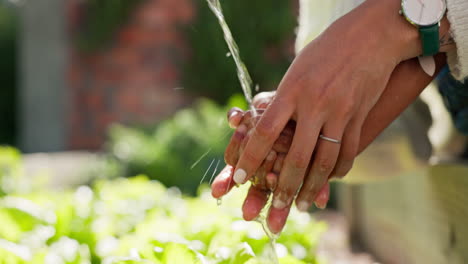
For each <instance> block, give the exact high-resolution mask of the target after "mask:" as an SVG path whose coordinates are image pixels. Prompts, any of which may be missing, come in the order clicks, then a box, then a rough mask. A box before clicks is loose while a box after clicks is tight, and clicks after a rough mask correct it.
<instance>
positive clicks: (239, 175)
mask: <svg viewBox="0 0 468 264" xmlns="http://www.w3.org/2000/svg"><path fill="white" fill-rule="evenodd" d="M246 177H247V172H245V170H243V169H237V170H236V172H234V181H235V182H236V183H237V184H243V183H244V181H245V178H246Z"/></svg>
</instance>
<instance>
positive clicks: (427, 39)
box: [400, 0, 447, 56]
mask: <svg viewBox="0 0 468 264" xmlns="http://www.w3.org/2000/svg"><path fill="white" fill-rule="evenodd" d="M446 11H447V3H446V0H402V1H401V11H400V13H401V14H402V15H403V16H404V17H405V18H406V20H408V22H410V23H411V24H412V25H414V26H416V27H417V28H418V29H419V35H420V38H421V42H422V48H423V54H422V56H432V55H435V54H437V53H439V49H440V43H439V26H440V21H441V20H442V18H443V17H444V15H445V12H446Z"/></svg>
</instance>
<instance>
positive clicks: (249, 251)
mask: <svg viewBox="0 0 468 264" xmlns="http://www.w3.org/2000/svg"><path fill="white" fill-rule="evenodd" d="M0 150H1V151H0V163H1V166H2V168H5V167H11V168H13V167H18V162H17V160H16V159H15V158H13V159H12V157H14V156H15V155H16V154H14V155H11V154H12V153H11V152H10V151H11V150H12V149H6V150H5V149H3V148H0ZM6 164H9V165H6ZM245 193H246V189H245V187H243V188H241V189H239V190H238V191H236V192H235V193H233V194H231V195H229V196H228V197H226V198H225V199H224V200H223V203H222V205H221V206H219V207H217V206H216V202H215V200H214V199H213V198H211V196H210V194H209V191H208V190H207V188H205V186H203V187H202V188H201V189H200V190H199V196H198V197H197V198H188V197H184V196H182V195H181V193H180V191H179V190H178V189H176V188H169V189H167V188H166V187H164V186H163V185H162V184H161V183H159V182H157V181H150V180H148V179H147V178H146V177H144V176H138V177H134V178H118V179H115V180H111V181H109V180H101V181H99V182H96V183H95V184H94V186H93V187H92V188H90V187H88V186H81V187H79V188H77V189H74V190H62V191H44V190H41V191H32V192H29V193H23V194H19V193H15V192H13V193H9V194H8V195H6V196H3V197H1V198H0V260H1V261H0V263H8V264H16V263H18V264H23V263H64V264H65V263H67V264H78V263H82V264H83V263H108V264H110V263H155V264H166V263H168V264H169V263H170V264H173V263H184V264H190V263H207V264H211V263H212V264H237V263H249V264H256V263H268V262H264V258H265V254H267V253H268V250H269V249H270V247H269V245H270V244H269V240H268V239H267V237H266V236H265V235H264V233H263V231H262V228H261V226H260V225H259V224H258V223H255V222H254V223H248V222H244V221H243V220H242V219H241V212H240V210H239V208H240V202H241V201H242V199H241V198H242V197H243V195H245ZM323 228H324V226H323V225H322V224H319V223H315V222H313V220H312V219H311V218H310V216H309V215H308V214H301V213H298V212H297V211H293V212H292V213H291V216H290V218H289V223H288V225H287V226H286V229H285V230H284V232H283V233H282V235H281V236H280V237H279V239H278V240H277V241H278V250H277V251H278V255H279V256H280V261H281V263H285V264H288V263H291V264H293V263H294V264H296V263H297V264H301V263H317V260H316V258H315V256H314V254H313V251H314V248H315V246H316V243H317V238H318V236H319V235H320V233H321V232H322V230H323Z"/></svg>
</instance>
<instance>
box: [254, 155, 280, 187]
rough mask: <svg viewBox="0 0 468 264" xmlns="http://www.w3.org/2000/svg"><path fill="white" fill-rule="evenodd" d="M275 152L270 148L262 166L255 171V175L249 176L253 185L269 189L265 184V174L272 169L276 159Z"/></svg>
mask: <svg viewBox="0 0 468 264" xmlns="http://www.w3.org/2000/svg"><path fill="white" fill-rule="evenodd" d="M276 156H277V154H276V152H275V151H273V150H270V153H269V154H268V156H267V157H266V159H265V161H264V162H263V163H262V166H260V168H259V169H258V170H257V171H256V172H255V175H254V176H253V177H252V178H250V181H251V182H252V183H253V185H255V186H257V188H259V189H261V190H264V191H267V190H270V189H269V188H268V186H267V179H266V176H267V174H268V173H269V172H270V171H271V170H272V169H273V165H274V164H275V161H276Z"/></svg>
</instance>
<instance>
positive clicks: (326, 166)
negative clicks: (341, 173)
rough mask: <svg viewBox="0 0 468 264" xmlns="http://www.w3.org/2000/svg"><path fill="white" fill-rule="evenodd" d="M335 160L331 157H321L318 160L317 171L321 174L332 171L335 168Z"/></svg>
mask: <svg viewBox="0 0 468 264" xmlns="http://www.w3.org/2000/svg"><path fill="white" fill-rule="evenodd" d="M333 166H334V164H333V161H332V160H331V159H329V158H319V159H318V161H317V167H316V169H317V172H318V173H319V174H320V175H324V174H327V173H330V172H331V171H332V170H333Z"/></svg>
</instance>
